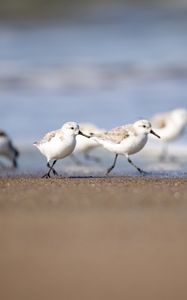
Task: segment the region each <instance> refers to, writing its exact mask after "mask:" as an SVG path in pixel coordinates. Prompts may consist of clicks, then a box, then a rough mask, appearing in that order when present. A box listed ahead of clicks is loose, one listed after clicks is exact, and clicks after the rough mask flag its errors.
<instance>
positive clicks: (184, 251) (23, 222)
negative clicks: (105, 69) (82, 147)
mask: <svg viewBox="0 0 187 300" xmlns="http://www.w3.org/2000/svg"><path fill="white" fill-rule="evenodd" d="M0 299H2V300H10V299H11V300H12V299H14V300H30V299H32V300H39V299H40V300H42V299H45V300H48V299H53V300H54V299H55V300H56V299H63V300H72V299H75V300H79V299H80V300H84V299H85V300H92V299H94V300H96V299H97V300H100V299H101V300H105V299H107V300H110V299H111V300H114V299H117V300H121V299H123V300H124V299H128V300H130V299H144V300H145V299H149V300H152V299H155V300H156V299H157V300H158V299H159V300H160V299H165V300H166V299H170V300H172V299H175V300H176V299H180V300H182V299H187V179H166V178H165V179H162V178H140V177H134V178H130V177H127V178H125V177H124V178H115V177H113V178H111V177H110V178H106V179H105V178H95V179H94V178H93V179H86V178H84V179H68V178H66V179H64V178H59V179H50V180H46V179H40V178H12V179H5V178H2V179H0Z"/></svg>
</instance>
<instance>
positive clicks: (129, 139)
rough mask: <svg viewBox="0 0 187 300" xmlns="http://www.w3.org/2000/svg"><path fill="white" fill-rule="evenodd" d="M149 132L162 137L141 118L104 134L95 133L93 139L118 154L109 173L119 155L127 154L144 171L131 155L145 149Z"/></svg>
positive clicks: (141, 171)
mask: <svg viewBox="0 0 187 300" xmlns="http://www.w3.org/2000/svg"><path fill="white" fill-rule="evenodd" d="M149 133H151V134H153V135H155V136H157V137H158V138H160V137H159V135H157V134H156V133H155V132H154V131H153V130H152V127H151V123H150V122H149V121H147V120H139V121H137V122H135V123H134V124H130V125H123V126H120V127H117V128H114V129H112V130H110V131H108V132H106V133H104V134H100V135H94V136H93V137H92V138H91V139H94V140H95V141H97V142H98V143H99V144H100V145H102V146H103V147H104V148H105V149H107V150H109V151H110V152H112V153H115V154H116V155H115V159H114V162H113V164H112V166H111V167H110V168H109V169H108V170H107V174H109V173H110V172H111V171H112V169H114V167H115V165H116V161H117V157H118V155H124V156H126V158H127V160H128V162H129V163H130V164H131V165H133V166H134V167H135V168H136V169H137V170H138V171H139V172H140V173H143V170H141V169H140V168H139V167H137V166H136V165H135V164H134V163H133V162H132V160H131V159H130V158H129V155H132V154H135V153H137V152H139V151H140V150H141V149H143V147H144V146H145V144H146V143H147V140H148V134H149Z"/></svg>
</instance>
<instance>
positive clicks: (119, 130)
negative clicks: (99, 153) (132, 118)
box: [95, 126, 131, 144]
mask: <svg viewBox="0 0 187 300" xmlns="http://www.w3.org/2000/svg"><path fill="white" fill-rule="evenodd" d="M130 133H131V132H130V131H129V130H128V128H127V126H120V127H116V128H114V129H112V130H110V131H108V132H106V133H103V134H96V135H95V136H96V137H98V138H99V139H102V140H108V141H110V142H113V143H117V144H120V143H121V142H122V141H123V140H124V139H126V138H128V137H129V136H130V135H131V134H130Z"/></svg>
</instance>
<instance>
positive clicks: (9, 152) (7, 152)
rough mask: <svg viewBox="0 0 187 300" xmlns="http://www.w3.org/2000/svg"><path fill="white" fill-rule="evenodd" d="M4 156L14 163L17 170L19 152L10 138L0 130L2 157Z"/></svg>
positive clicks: (0, 153) (0, 151)
mask: <svg viewBox="0 0 187 300" xmlns="http://www.w3.org/2000/svg"><path fill="white" fill-rule="evenodd" d="M1 155H2V156H4V157H6V158H7V159H9V160H10V161H11V162H12V165H13V167H14V168H17V158H18V156H19V152H18V150H17V149H16V148H15V147H14V145H13V143H12V141H11V139H10V138H9V136H8V135H7V134H6V133H5V132H4V131H2V130H0V156H1Z"/></svg>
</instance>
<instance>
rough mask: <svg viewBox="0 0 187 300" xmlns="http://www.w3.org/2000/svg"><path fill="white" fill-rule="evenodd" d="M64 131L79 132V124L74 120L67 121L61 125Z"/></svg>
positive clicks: (70, 133)
mask: <svg viewBox="0 0 187 300" xmlns="http://www.w3.org/2000/svg"><path fill="white" fill-rule="evenodd" d="M62 130H63V131H64V133H67V134H68V135H73V136H75V135H77V134H78V133H79V125H78V124H77V123H76V122H67V123H64V125H63V126H62Z"/></svg>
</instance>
